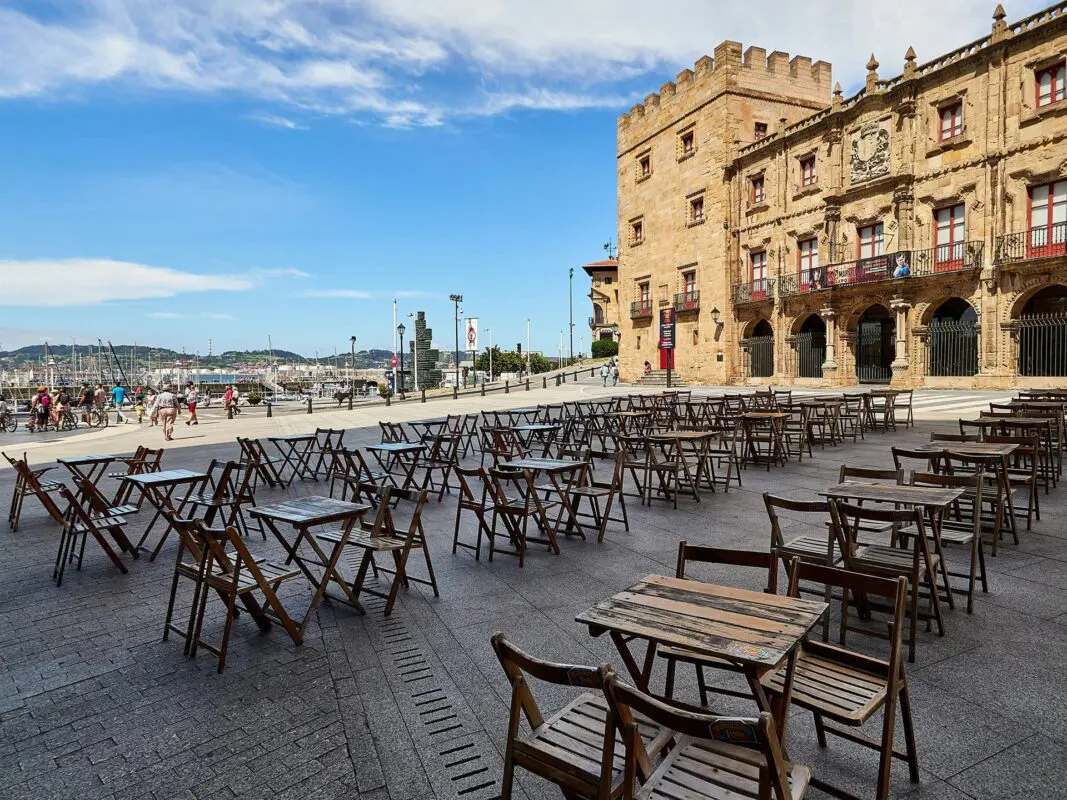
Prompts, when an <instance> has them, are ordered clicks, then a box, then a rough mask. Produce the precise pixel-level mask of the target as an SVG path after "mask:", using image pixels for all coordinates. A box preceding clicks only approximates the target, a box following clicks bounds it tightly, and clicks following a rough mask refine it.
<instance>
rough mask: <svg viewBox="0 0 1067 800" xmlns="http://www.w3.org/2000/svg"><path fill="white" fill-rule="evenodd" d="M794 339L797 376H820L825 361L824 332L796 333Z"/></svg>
mask: <svg viewBox="0 0 1067 800" xmlns="http://www.w3.org/2000/svg"><path fill="white" fill-rule="evenodd" d="M795 339H796V349H795V353H796V375H797V377H798V378H821V377H822V365H823V362H824V361H826V334H825V333H824V332H821V331H805V332H803V333H798V334H797V335H796V337H795Z"/></svg>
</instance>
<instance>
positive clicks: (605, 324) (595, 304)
mask: <svg viewBox="0 0 1067 800" xmlns="http://www.w3.org/2000/svg"><path fill="white" fill-rule="evenodd" d="M582 269H584V270H585V271H586V273H587V274H588V275H589V279H590V280H591V281H592V288H591V289H590V290H589V299H590V301H592V309H593V316H591V317H590V318H589V330H590V333H591V341H594V342H595V341H597V340H599V339H608V340H610V341H615V340H616V337H617V336H618V334H619V331H620V330H621V327H622V316H621V314H620V312H619V308H620V306H619V262H618V261H616V260H615V259H614V258H609V259H606V260H604V261H593V262H592V263H589V264H583V265H582Z"/></svg>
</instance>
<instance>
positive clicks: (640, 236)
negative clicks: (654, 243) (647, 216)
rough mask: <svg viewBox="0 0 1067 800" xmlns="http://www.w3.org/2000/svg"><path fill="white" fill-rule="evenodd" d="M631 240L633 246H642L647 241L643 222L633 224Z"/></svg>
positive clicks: (638, 221) (631, 226)
mask: <svg viewBox="0 0 1067 800" xmlns="http://www.w3.org/2000/svg"><path fill="white" fill-rule="evenodd" d="M630 240H631V241H632V243H633V244H641V242H643V241H644V240H645V223H643V222H642V221H641V220H637V221H636V222H634V223H631V225H630Z"/></svg>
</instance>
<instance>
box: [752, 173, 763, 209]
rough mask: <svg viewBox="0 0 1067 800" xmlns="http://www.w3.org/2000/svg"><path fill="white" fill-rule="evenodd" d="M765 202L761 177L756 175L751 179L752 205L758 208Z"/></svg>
mask: <svg viewBox="0 0 1067 800" xmlns="http://www.w3.org/2000/svg"><path fill="white" fill-rule="evenodd" d="M765 200H766V194H765V193H764V189H763V176H762V175H757V176H756V177H754V178H753V179H752V205H754V206H758V205H760V204H762V203H763V202H764V201H765Z"/></svg>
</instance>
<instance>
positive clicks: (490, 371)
mask: <svg viewBox="0 0 1067 800" xmlns="http://www.w3.org/2000/svg"><path fill="white" fill-rule="evenodd" d="M485 332H486V333H488V334H489V382H490V383H492V382H493V329H492V328H486V329H485Z"/></svg>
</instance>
